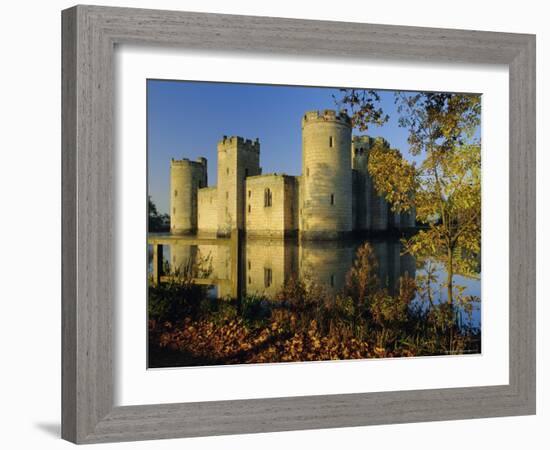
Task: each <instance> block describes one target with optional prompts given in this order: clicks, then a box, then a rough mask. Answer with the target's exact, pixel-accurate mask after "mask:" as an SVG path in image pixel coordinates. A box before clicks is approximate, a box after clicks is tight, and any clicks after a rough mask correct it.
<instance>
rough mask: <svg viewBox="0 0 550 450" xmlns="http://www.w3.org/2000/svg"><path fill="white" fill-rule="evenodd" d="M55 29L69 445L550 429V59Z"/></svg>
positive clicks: (248, 29) (80, 24)
mask: <svg viewBox="0 0 550 450" xmlns="http://www.w3.org/2000/svg"><path fill="white" fill-rule="evenodd" d="M62 26H63V28H62V30H63V48H62V50H63V52H62V53H63V57H62V81H63V90H62V92H63V98H62V106H63V113H62V114H63V117H62V119H63V130H62V134H63V136H62V145H63V149H62V150H63V186H62V192H63V249H62V251H63V283H62V284H63V298H62V303H63V318H62V326H63V330H62V337H63V342H62V345H63V367H62V374H63V389H62V394H63V398H62V403H63V413H62V435H63V437H64V438H65V439H67V440H70V441H72V442H76V443H94V442H110V441H124V440H141V439H160V438H176V437H190V436H207V435H220V434H235V433H257V432H269V431H284V430H298V429H315V428H329V427H347V426H360V425H369V424H386V423H403V422H413V421H434V420H449V419H465V418H478V417H491V416H508V415H524V414H534V413H535V37H534V36H532V35H520V34H506V33H489V32H481V31H464V30H447V29H432V28H414V27H400V26H387V25H372V24H359V23H341V22H340V23H339V22H320V21H306V20H294V19H275V18H266V17H247V16H231V15H217V14H202V13H187V12H174V11H156V10H139V9H127V8H108V7H98V6H76V7H73V8H70V9H68V10H65V11H63V13H62ZM222 380H223V381H222Z"/></svg>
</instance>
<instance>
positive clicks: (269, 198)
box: [264, 188, 273, 208]
mask: <svg viewBox="0 0 550 450" xmlns="http://www.w3.org/2000/svg"><path fill="white" fill-rule="evenodd" d="M272 202H273V195H272V193H271V189H269V188H266V189H265V191H264V207H266V208H268V207H270V206H271V205H272Z"/></svg>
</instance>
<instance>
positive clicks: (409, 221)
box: [170, 110, 415, 240]
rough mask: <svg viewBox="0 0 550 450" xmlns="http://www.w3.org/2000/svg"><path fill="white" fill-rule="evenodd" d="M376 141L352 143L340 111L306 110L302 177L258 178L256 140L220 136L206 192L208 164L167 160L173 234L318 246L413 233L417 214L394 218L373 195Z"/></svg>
mask: <svg viewBox="0 0 550 450" xmlns="http://www.w3.org/2000/svg"><path fill="white" fill-rule="evenodd" d="M377 139H381V138H377ZM375 142H376V140H375V139H374V138H372V137H369V136H366V135H363V136H353V138H352V125H351V120H350V118H349V116H348V115H347V114H346V113H345V112H340V113H337V112H335V111H333V110H324V111H321V112H319V111H309V112H306V113H305V114H304V116H303V117H302V174H301V175H299V176H291V175H285V174H276V173H273V174H262V169H261V167H260V143H259V140H258V139H256V140H254V141H252V140H248V139H243V138H242V137H236V136H233V137H227V136H224V137H223V139H222V140H220V141H219V142H218V185H217V186H208V177H207V160H206V158H198V160H197V161H190V160H188V159H183V160H174V159H172V161H171V163H170V224H171V225H170V227H171V232H172V233H174V234H194V233H199V234H204V235H216V236H219V237H227V236H230V235H231V234H232V233H234V232H237V231H239V232H241V231H242V232H244V233H246V235H247V236H262V237H287V236H299V237H300V238H303V239H306V240H307V239H312V240H315V239H339V238H342V237H345V236H348V235H350V234H352V233H354V232H372V231H385V230H390V229H396V228H397V229H404V228H412V227H414V226H415V216H414V213H412V212H409V213H394V212H392V211H391V209H390V207H389V205H388V203H387V202H386V200H385V199H384V198H382V197H381V196H379V195H378V194H377V193H376V192H375V190H374V187H373V183H372V180H371V177H370V175H369V173H368V171H367V164H368V158H369V150H370V149H371V148H372V146H373V144H374V143H375Z"/></svg>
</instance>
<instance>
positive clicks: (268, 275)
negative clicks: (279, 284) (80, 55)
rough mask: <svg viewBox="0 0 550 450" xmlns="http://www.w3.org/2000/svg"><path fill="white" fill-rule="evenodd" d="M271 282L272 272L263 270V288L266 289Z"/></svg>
mask: <svg viewBox="0 0 550 450" xmlns="http://www.w3.org/2000/svg"><path fill="white" fill-rule="evenodd" d="M272 282H273V271H272V270H271V269H268V268H267V267H265V268H264V286H265V287H266V288H268V287H269V286H271V283H272Z"/></svg>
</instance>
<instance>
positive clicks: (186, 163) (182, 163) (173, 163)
mask: <svg viewBox="0 0 550 450" xmlns="http://www.w3.org/2000/svg"><path fill="white" fill-rule="evenodd" d="M207 163H208V161H207V159H206V158H203V157H202V156H201V157H199V158H197V160H196V161H191V160H190V159H188V158H182V159H174V158H172V159H171V160H170V167H195V168H203V167H206V164H207Z"/></svg>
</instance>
